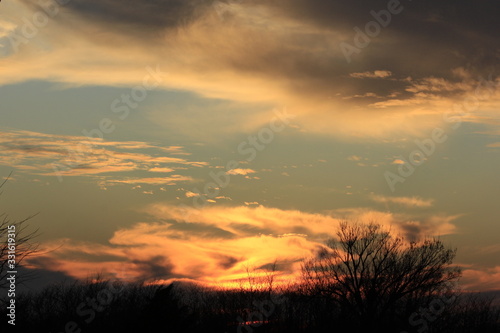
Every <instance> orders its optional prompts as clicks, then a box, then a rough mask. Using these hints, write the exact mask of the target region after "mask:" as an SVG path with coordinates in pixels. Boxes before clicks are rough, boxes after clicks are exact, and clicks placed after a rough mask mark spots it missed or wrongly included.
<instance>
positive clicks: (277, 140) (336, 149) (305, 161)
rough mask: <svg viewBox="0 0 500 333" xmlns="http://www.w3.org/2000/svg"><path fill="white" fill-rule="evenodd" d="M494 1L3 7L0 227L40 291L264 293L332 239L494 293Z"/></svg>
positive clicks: (499, 283) (499, 155)
mask: <svg viewBox="0 0 500 333" xmlns="http://www.w3.org/2000/svg"><path fill="white" fill-rule="evenodd" d="M496 9H498V5H497V3H496V2H494V1H487V0H476V1H472V0H468V1H453V2H451V1H444V0H437V1H424V0H419V1H411V0H405V1H397V0H390V1H378V0H375V1H373V0H370V1H368V0H360V1H356V2H347V1H339V0H330V1H324V0H288V1H284V0H267V1H261V0H234V1H231V0H228V1H222V0H221V1H213V0H211V1H208V0H163V1H161V0H154V1H153V0H151V1H130V0H126V1H124V0H122V1H118V0H99V1H97V0H86V1H84V0H57V1H56V0H43V1H40V2H37V3H33V2H32V1H27V0H10V1H9V0H5V1H2V3H1V4H0V73H1V75H0V119H1V121H0V177H3V178H6V177H7V176H8V175H9V174H10V173H11V172H12V175H11V177H10V179H9V180H8V182H7V183H6V185H5V186H4V187H3V192H2V195H1V198H0V209H1V211H2V212H5V213H8V214H9V216H10V218H11V219H13V220H16V219H17V220H20V219H23V218H25V217H27V216H30V215H33V214H36V213H38V215H36V216H35V217H33V218H32V219H31V220H30V225H31V226H32V227H33V228H39V230H40V236H39V237H38V239H37V240H38V242H39V243H40V252H39V253H38V254H37V255H36V256H34V257H32V258H30V259H29V260H27V262H26V265H27V267H28V268H29V269H30V270H33V271H35V272H37V273H38V274H40V275H43V276H51V277H70V278H78V279H85V278H87V277H89V276H91V275H92V274H95V273H103V274H105V275H107V276H111V277H116V278H121V279H130V280H132V279H142V280H148V281H151V280H154V279H156V280H159V281H172V280H182V281H196V282H200V283H205V284H211V285H225V284H226V285H230V284H231V283H238V281H239V279H242V278H244V277H245V276H246V274H247V271H248V270H250V271H253V272H255V273H256V274H266V272H268V271H269V270H270V269H271V267H272V266H273V264H274V263H276V268H275V270H276V273H277V274H278V276H279V279H280V280H281V281H287V280H293V279H294V278H295V277H297V276H299V275H300V266H301V261H302V260H303V259H304V258H309V257H312V256H314V255H315V254H316V253H318V251H320V250H321V249H322V247H324V246H325V245H324V244H325V241H326V240H328V239H329V238H331V237H334V235H335V233H336V231H337V230H338V227H339V222H340V221H343V220H348V221H352V222H353V223H355V222H361V223H369V222H372V221H374V222H377V223H380V224H382V225H383V226H384V227H387V228H390V230H391V232H394V234H397V235H402V236H404V237H405V238H406V239H408V240H419V239H423V238H425V237H439V238H440V239H441V240H442V241H444V242H445V243H446V244H447V245H448V246H450V247H452V248H457V249H458V251H457V256H456V259H455V263H456V264H458V265H460V266H461V267H462V268H463V277H462V278H461V280H460V283H461V287H462V288H464V289H465V290H493V289H500V262H499V260H498V258H499V257H500V256H499V255H500V242H499V240H500V237H499V232H500V225H499V220H498V218H499V216H500V214H499V213H500V207H499V205H498V198H499V196H500V177H499V173H498V170H499V165H500V126H499V125H500V117H499V111H498V109H499V107H500V77H499V76H498V73H499V70H498V60H499V58H500V40H499V39H498V31H499V30H500V29H499V28H500V27H499V25H500V23H499V21H498V19H497V15H496Z"/></svg>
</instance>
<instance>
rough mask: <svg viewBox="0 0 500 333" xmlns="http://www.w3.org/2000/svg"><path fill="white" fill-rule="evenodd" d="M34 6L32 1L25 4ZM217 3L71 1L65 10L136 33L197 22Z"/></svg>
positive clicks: (197, 0)
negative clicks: (200, 16) (196, 20)
mask: <svg viewBox="0 0 500 333" xmlns="http://www.w3.org/2000/svg"><path fill="white" fill-rule="evenodd" d="M24 2H25V3H27V4H31V5H33V6H36V4H32V1H24ZM213 2H214V0H148V1H133V0H71V1H69V2H68V3H67V4H65V5H64V8H66V9H69V10H70V11H72V12H74V13H76V14H77V15H79V16H81V17H83V18H85V19H88V20H91V21H95V22H99V23H101V24H104V25H108V26H113V25H119V26H122V27H123V26H130V27H135V28H136V29H145V30H149V29H159V28H170V27H177V26H182V25H184V24H187V23H189V22H191V21H193V20H195V19H196V18H197V17H199V15H201V14H202V13H203V12H204V11H205V10H206V9H207V8H208V7H209V6H210V5H211V4H212V3H213Z"/></svg>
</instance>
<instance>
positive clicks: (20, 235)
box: [0, 175, 38, 289]
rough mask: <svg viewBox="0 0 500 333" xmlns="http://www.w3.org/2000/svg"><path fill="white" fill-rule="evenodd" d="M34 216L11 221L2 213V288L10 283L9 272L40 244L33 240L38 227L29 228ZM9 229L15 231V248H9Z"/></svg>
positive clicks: (0, 240) (0, 241)
mask: <svg viewBox="0 0 500 333" xmlns="http://www.w3.org/2000/svg"><path fill="white" fill-rule="evenodd" d="M9 177H10V175H9ZM9 177H7V179H5V180H4V181H3V183H2V184H0V189H1V188H2V187H3V186H4V185H5V183H6V182H7V181H8V179H9ZM33 217H34V215H32V216H29V217H27V218H25V219H23V220H20V221H11V220H10V219H9V216H8V215H7V214H6V213H2V214H0V289H3V288H5V287H6V286H7V285H8V284H9V282H8V281H7V279H6V278H7V275H8V274H7V272H8V271H14V270H16V269H17V267H19V265H20V264H21V263H22V261H23V260H24V259H25V258H26V257H27V256H29V255H32V254H34V253H35V252H37V249H38V245H37V244H36V243H34V242H33V239H34V238H35V237H36V236H37V235H38V229H36V230H34V231H29V230H27V227H28V224H27V222H28V221H29V220H30V219H31V218H33ZM9 231H10V232H12V231H14V234H15V250H12V249H9V245H11V244H9V243H8V241H7V240H8V234H9ZM9 255H11V257H9ZM12 255H14V256H15V259H14V261H15V264H14V268H11V267H9V266H10V262H9V259H11V258H14V257H12ZM22 278H23V277H22V276H17V277H16V283H20V282H22V280H23V279H22Z"/></svg>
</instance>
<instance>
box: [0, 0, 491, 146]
mask: <svg viewBox="0 0 500 333" xmlns="http://www.w3.org/2000/svg"><path fill="white" fill-rule="evenodd" d="M231 8H232V9H231V11H232V12H233V14H234V15H233V16H230V17H228V18H227V20H221V18H220V17H219V16H218V15H215V14H216V13H215V11H213V12H210V13H208V14H207V15H205V16H203V17H200V18H198V19H197V20H195V21H193V22H190V23H189V24H187V25H185V26H183V27H181V28H179V29H176V30H175V31H171V30H166V31H165V32H164V34H163V40H159V39H154V37H153V36H151V35H147V37H146V38H143V39H141V38H136V37H134V36H133V35H132V36H126V35H123V34H119V33H116V32H113V30H109V31H108V30H103V29H102V27H101V30H99V27H98V26H95V25H94V24H92V23H91V22H90V23H89V22H87V21H85V20H83V19H81V18H80V17H78V16H75V15H74V14H71V12H65V13H64V15H65V16H61V19H63V18H64V20H63V22H64V21H65V20H69V19H70V18H71V22H72V28H70V29H66V27H65V29H62V28H61V26H59V23H58V21H57V20H53V21H51V24H50V25H47V26H46V27H45V28H44V29H42V30H43V33H41V35H40V37H39V38H40V39H41V40H43V41H44V42H45V43H47V44H48V45H50V47H48V49H47V51H44V52H40V50H39V49H38V47H37V45H36V43H29V44H27V45H25V46H24V45H23V46H21V48H20V50H19V52H18V53H17V54H16V55H15V57H7V58H5V59H2V62H3V63H4V64H5V66H3V68H2V77H1V78H0V84H9V83H12V82H20V81H25V80H32V79H41V80H53V81H57V82H62V83H66V84H68V85H85V84H102V85H113V86H119V85H135V84H141V82H142V79H143V77H144V75H145V70H144V68H145V67H146V66H148V65H149V66H153V67H155V66H156V65H158V66H159V68H161V71H162V72H163V82H162V83H161V85H162V87H164V88H174V89H184V90H188V91H192V92H196V93H198V94H200V95H202V96H205V97H207V98H222V99H227V100H232V101H236V102H240V103H241V102H244V103H253V104H255V105H259V103H263V102H265V103H268V104H272V105H274V106H277V107H281V106H287V107H288V109H289V110H290V113H292V114H295V115H297V118H296V122H297V123H299V125H300V126H301V127H302V128H303V129H304V130H306V131H309V132H316V133H321V134H326V135H334V136H338V137H342V138H363V137H390V136H393V135H405V136H409V135H413V136H423V135H428V132H429V130H432V129H433V128H434V127H436V126H441V127H442V126H445V125H446V124H445V122H444V120H443V117H442V116H443V114H444V113H445V112H447V111H453V110H454V106H455V105H456V104H457V103H462V102H463V101H464V98H466V97H467V95H471V94H474V91H475V89H476V87H477V86H478V84H479V79H477V78H473V77H472V74H470V73H469V72H467V71H466V70H465V69H464V68H461V67H459V68H455V69H453V71H452V72H451V73H450V75H453V76H454V79H455V80H454V81H451V80H450V79H447V78H443V77H433V76H428V77H423V78H411V77H407V76H401V75H400V74H398V73H396V72H394V71H389V70H387V69H376V70H373V71H364V72H355V71H351V73H350V74H349V73H346V74H345V75H341V76H340V77H338V75H339V74H338V71H344V68H345V59H343V56H342V54H341V52H340V50H338V49H337V48H336V47H332V46H333V45H338V43H339V41H341V40H342V39H341V38H342V33H341V32H340V31H333V30H328V29H319V28H318V27H317V26H315V25H312V24H308V23H307V22H305V21H304V22H302V21H298V20H295V19H292V18H286V17H284V16H273V15H274V14H275V13H273V12H272V10H271V9H269V8H265V6H261V7H259V6H256V7H252V6H236V7H234V8H233V7H231ZM8 11H9V9H8ZM9 14H12V15H14V16H15V15H16V14H15V13H14V12H12V13H9ZM61 15H63V14H61ZM245 18H246V19H245ZM61 24H62V23H61ZM207 27H209V31H210V32H211V33H210V37H209V38H207ZM89 29H90V30H89ZM79 31H81V32H79ZM89 31H90V33H89ZM92 31H96V32H99V33H96V34H93V33H92ZM89 35H92V38H89ZM131 38H132V40H133V41H136V42H131ZM82 49H85V50H86V51H85V54H83V53H82V52H81V51H80V50H82ZM312 50H314V53H312ZM82 62H83V63H85V68H84V70H82V66H81V63H82ZM137 64H141V65H140V66H138V65H137ZM337 79H342V81H339V83H335V82H336V81H337ZM361 81H370V82H372V84H375V85H378V86H380V87H384V86H385V85H387V88H384V89H383V90H385V92H377V93H375V92H373V91H370V90H368V91H367V90H366V87H365V86H364V83H362V82H361ZM234 82H238V84H234ZM391 82H400V84H399V85H398V86H394V85H393V84H392V83H391ZM498 82H499V81H498V80H497V81H495V83H496V86H498ZM389 87H391V88H389ZM495 89H496V88H495ZM379 90H380V89H379ZM496 90H497V91H493V92H492V93H491V94H489V95H488V96H486V95H485V93H484V92H483V96H485V97H487V98H484V100H482V101H481V109H480V110H477V111H475V112H474V113H471V114H470V115H468V116H467V117H464V118H463V120H464V121H476V122H482V123H485V124H491V123H492V121H494V119H495V115H496V114H497V112H496V111H495V110H496V109H498V105H499V103H500V98H499V96H500V94H499V93H498V89H496ZM355 96H364V97H363V98H361V99H360V98H356V101H354V100H353V99H349V98H351V97H355ZM346 98H347V99H346ZM361 100H366V101H365V102H361ZM155 117H156V119H155V120H157V121H159V122H161V118H162V114H161V112H159V113H155ZM163 117H165V115H163ZM204 117H206V119H207V120H209V119H211V115H210V114H209V113H205V115H204ZM496 118H497V119H498V117H496ZM241 120H242V121H241V122H240V123H239V125H228V126H227V127H225V128H219V131H221V132H224V131H235V130H241V126H244V127H246V128H247V129H248V128H250V127H253V128H257V127H259V126H262V124H264V123H265V122H267V121H268V114H260V113H257V114H245V115H244V116H243V117H242V119H241ZM172 121H179V122H181V123H183V120H182V119H177V120H173V119H169V121H168V122H169V123H171V122H172ZM174 125H175V124H174ZM177 125H178V124H177ZM177 127H178V128H179V129H183V128H186V127H185V126H177ZM188 130H189V131H192V129H189V128H188ZM188 133H189V132H188ZM192 133H193V132H191V134H192Z"/></svg>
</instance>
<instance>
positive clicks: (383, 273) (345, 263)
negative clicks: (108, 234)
mask: <svg viewBox="0 0 500 333" xmlns="http://www.w3.org/2000/svg"><path fill="white" fill-rule="evenodd" d="M455 254H456V249H449V248H447V247H446V246H445V245H444V244H443V243H442V242H441V241H440V240H439V239H424V240H421V241H418V242H417V241H410V242H407V241H406V240H405V239H404V238H402V237H399V236H394V235H393V234H392V233H390V232H389V231H387V230H384V228H382V226H381V225H378V224H374V223H371V224H368V225H360V224H356V223H348V222H345V223H342V224H341V225H340V228H339V231H338V233H337V237H336V238H334V239H332V240H330V241H329V242H327V244H326V245H325V246H324V247H322V248H321V249H319V250H318V251H317V253H315V254H314V255H313V256H312V257H311V258H309V259H308V260H304V261H303V262H302V277H301V278H300V279H298V280H297V281H295V282H294V283H293V284H289V285H287V286H284V285H283V284H279V285H277V284H276V282H275V277H276V276H277V274H278V273H277V272H276V271H277V269H276V268H277V267H276V263H275V264H274V265H272V266H269V265H266V267H267V269H266V270H264V271H260V272H255V273H258V274H254V272H248V279H246V281H240V283H241V285H240V287H239V288H238V289H232V290H230V289H225V288H218V289H214V288H208V287H202V286H199V285H193V284H180V283H176V284H171V285H169V286H158V285H155V284H154V283H151V282H149V283H134V284H124V283H122V282H118V281H104V280H102V279H99V278H96V279H93V280H90V281H89V282H87V283H81V282H73V283H66V284H58V285H53V286H51V287H48V288H46V289H45V290H43V291H42V292H40V293H37V294H24V295H17V296H16V329H17V331H20V332H37V333H38V332H47V333H48V332H53V333H54V332H57V333H59V332H64V333H81V332H96V333H99V332H110V331H112V332H175V333H177V332H179V333H182V332H200V331H201V332H216V333H231V332H236V333H252V332H276V333H279V332H287V333H294V332H297V333H299V332H353V333H355V332H363V333H365V332H371V333H379V332H380V333H392V332H394V333H406V332H408V333H410V332H418V333H425V332H428V333H434V332H439V333H447V332H450V333H451V332H453V333H469V332H470V333H476V332H481V333H496V332H499V333H500V323H499V318H500V317H499V316H500V312H499V309H498V307H495V306H494V305H493V303H492V302H493V300H492V299H487V298H485V297H483V296H482V295H480V294H460V293H459V292H457V291H456V290H457V288H456V282H457V280H458V278H459V277H460V276H461V270H460V268H459V267H456V266H454V265H453V263H452V261H453V259H454V257H455ZM269 267H270V268H269ZM262 270H263V269H262ZM0 295H6V293H1V294H0ZM1 297H2V296H0V299H1ZM6 301H7V299H4V301H3V302H4V304H3V305H4V306H2V310H1V311H2V313H0V317H1V318H4V320H3V323H2V325H4V324H5V325H7V319H8V316H7V314H8V313H6V312H5V309H6V304H5V303H6ZM9 328H10V329H12V327H9Z"/></svg>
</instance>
